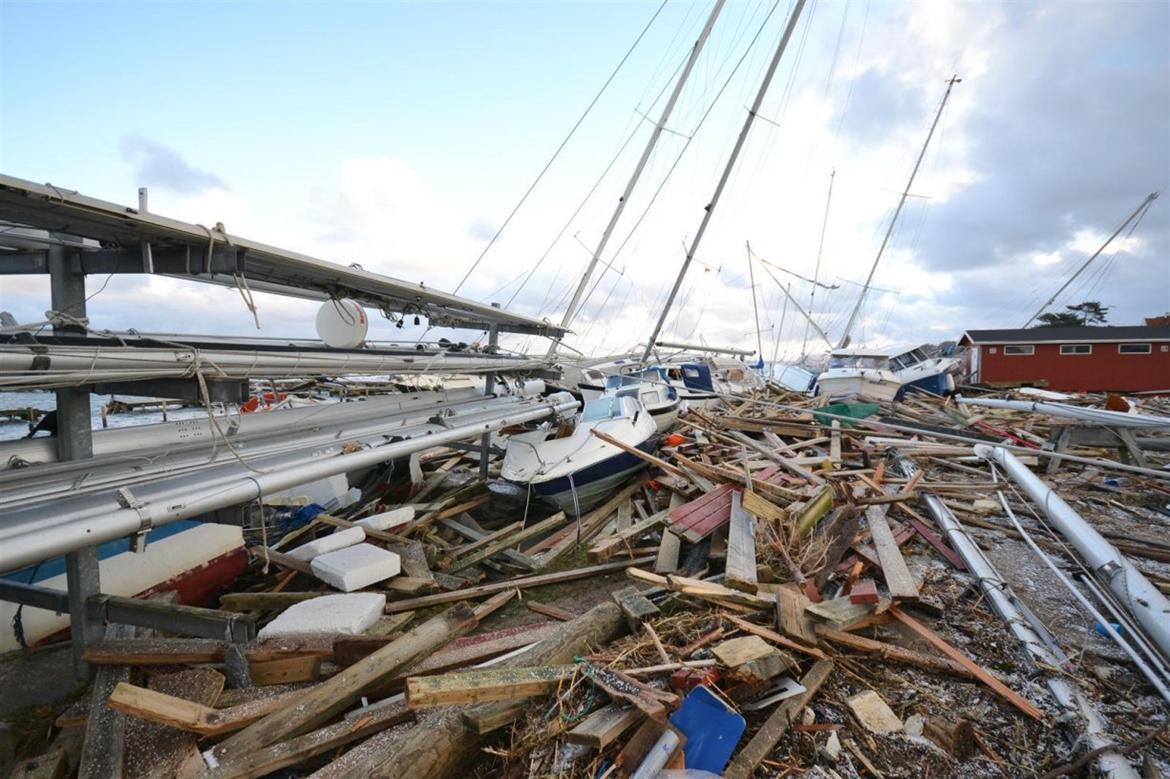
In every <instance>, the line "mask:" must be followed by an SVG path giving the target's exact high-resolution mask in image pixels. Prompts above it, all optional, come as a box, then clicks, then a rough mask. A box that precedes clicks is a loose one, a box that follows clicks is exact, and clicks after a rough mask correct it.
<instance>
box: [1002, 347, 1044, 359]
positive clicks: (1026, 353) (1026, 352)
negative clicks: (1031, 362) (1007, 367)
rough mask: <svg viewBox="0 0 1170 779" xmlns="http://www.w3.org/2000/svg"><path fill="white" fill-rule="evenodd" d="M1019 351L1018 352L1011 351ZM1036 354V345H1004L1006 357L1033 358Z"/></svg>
mask: <svg viewBox="0 0 1170 779" xmlns="http://www.w3.org/2000/svg"><path fill="white" fill-rule="evenodd" d="M1009 350H1018V351H1009ZM1034 354H1036V346H1035V345H1034V344H1004V345H1003V356H1004V357H1031V356H1032V355H1034Z"/></svg>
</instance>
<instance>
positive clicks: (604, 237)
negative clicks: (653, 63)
mask: <svg viewBox="0 0 1170 779" xmlns="http://www.w3.org/2000/svg"><path fill="white" fill-rule="evenodd" d="M726 1H727V0H715V7H714V8H712V9H711V13H710V14H709V15H708V16H707V23H706V24H704V25H703V29H702V31H701V32H700V33H699V37H698V38H697V39H696V40H695V44H694V46H692V47H691V53H690V56H689V57H687V61H686V64H685V65H684V66H683V69H682V73H680V74H679V76H678V80H677V81H676V82H675V84H674V89H673V90H672V91H671V93H670V97H669V98H668V99H667V101H666V105H664V106H663V107H662V114H661V115H660V116H659V117H658V122H657V123H656V124H655V125H654V131H653V132H651V133H650V138H649V139H648V140H647V141H646V147H645V148H644V149H642V156H641V157H640V158H639V159H638V164H637V165H636V166H635V167H634V172H633V174H632V175H631V176H630V180H629V181H628V182H626V188H625V190H623V191H622V196H621V197H620V198H618V203H617V207H616V208H614V210H613V214H612V215H611V216H610V217H609V224H607V225H606V226H605V231H604V232H602V234H601V240H600V241H598V243H597V248H596V249H594V250H593V256H592V257H591V258H590V259H589V265H587V266H586V268H585V274H584V275H583V276H581V282H580V283H579V284H578V285H577V289H576V290H575V291H574V292H573V298H572V299H571V300H570V301H569V306H568V308H566V309H565V316H564V317H563V318H562V319H561V329H562V330H564V329H567V328H568V327H569V323H570V322H572V321H573V317H574V316H575V315H576V313H577V306H578V305H580V303H581V297H582V295H584V294H585V288H586V287H587V286H588V285H589V278H590V277H591V276H592V275H593V271H594V269H596V268H597V263H598V262H599V261H600V260H601V254H602V252H604V251H605V247H606V245H607V244H609V239H610V238H611V237H612V236H613V231H614V228H615V227H617V223H618V219H620V218H621V215H622V212H623V211H625V210H626V204H627V203H629V202H630V195H631V194H633V192H634V186H635V185H636V184H637V183H638V179H640V178H641V177H642V171H643V170H644V169H645V168H646V163H647V162H649V160H650V154H651V153H652V152H653V151H654V147H655V146H656V145H657V144H658V139H659V138H660V137H662V131H663V130H665V129H666V122H667V120H669V119H670V115H671V114H672V113H673V112H674V106H675V104H676V103H678V98H679V95H680V94H682V89H683V86H684V85H685V84H686V83H687V79H688V78H690V75H691V71H692V70H694V68H695V62H696V61H697V60H698V59H699V54H700V52H702V51H703V46H704V45H705V44H706V43H707V38H709V37H710V36H711V28H712V27H714V26H715V20H716V19H717V18H719V12H720V11H722V10H723V6H724V4H725V3H726ZM559 344H560V338H554V339H553V342H552V343H551V344H550V345H549V347H548V355H547V357H548V358H550V359H551V358H552V356H553V354H554V353H555V352H556V350H557V346H558V345H559Z"/></svg>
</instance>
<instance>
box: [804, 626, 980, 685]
mask: <svg viewBox="0 0 1170 779" xmlns="http://www.w3.org/2000/svg"><path fill="white" fill-rule="evenodd" d="M816 632H817V635H818V636H820V637H821V638H823V639H826V640H828V641H832V642H833V643H834V644H839V645H840V646H843V647H848V648H849V649H855V650H857V651H859V652H865V653H866V654H871V655H877V656H878V657H880V658H882V659H883V660H894V661H896V662H899V663H905V664H906V665H913V666H917V667H918V668H924V669H926V670H928V671H937V672H939V673H945V674H950V675H951V676H957V677H959V678H960V679H975V675H974V674H972V673H971V672H970V671H968V670H967V669H966V668H964V667H963V666H962V665H960V664H959V663H956V662H955V661H954V660H951V659H950V658H946V657H935V656H933V655H924V654H922V653H920V652H915V651H913V650H911V649H906V648H905V647H900V646H898V645H897V644H887V643H885V642H884V641H875V640H874V639H872V638H866V637H865V636H859V635H857V634H856V633H846V632H845V631H843V630H833V629H832V628H830V627H825V626H824V625H818V626H817V628H816Z"/></svg>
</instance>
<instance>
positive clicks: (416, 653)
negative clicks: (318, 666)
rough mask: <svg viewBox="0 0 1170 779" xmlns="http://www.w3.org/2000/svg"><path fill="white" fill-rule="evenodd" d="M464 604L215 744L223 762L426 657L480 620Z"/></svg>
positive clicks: (300, 729) (310, 721)
mask: <svg viewBox="0 0 1170 779" xmlns="http://www.w3.org/2000/svg"><path fill="white" fill-rule="evenodd" d="M477 622H478V620H477V619H476V616H475V614H474V613H472V611H471V609H469V608H468V607H467V606H466V605H459V606H456V607H454V608H452V609H450V610H448V611H446V612H444V613H443V614H440V615H439V616H436V617H433V618H431V619H429V620H427V621H426V622H424V623H423V624H421V625H419V626H417V627H415V628H413V629H412V630H409V631H407V632H406V633H405V634H403V636H402V637H401V638H399V639H397V640H395V641H392V642H391V643H389V644H387V645H386V646H384V647H382V648H381V649H379V650H378V651H377V652H374V653H373V654H372V655H370V656H368V657H366V658H364V659H362V660H359V661H358V662H356V663H354V664H353V665H352V666H350V667H349V668H347V669H346V670H345V671H344V672H342V673H339V674H337V675H336V676H333V677H330V678H329V679H328V680H326V681H324V682H322V683H320V684H318V685H317V686H315V687H312V688H310V689H308V690H306V691H305V692H304V693H303V694H302V695H301V697H299V698H298V699H297V701H296V705H293V706H287V707H285V708H283V709H282V710H280V711H276V712H274V713H272V714H269V715H268V716H267V717H265V718H264V719H262V720H260V721H259V722H256V723H255V724H253V725H250V726H249V727H248V728H246V729H245V730H242V731H240V732H239V733H237V734H235V735H234V736H232V737H231V738H229V739H227V740H226V741H224V742H222V743H220V744H218V745H217V746H216V747H215V755H216V759H217V760H220V761H221V762H223V761H225V760H229V759H238V756H241V755H244V754H247V753H248V752H251V751H254V750H257V749H261V748H263V747H266V746H268V745H270V744H274V743H276V742H278V741H283V740H285V739H287V738H289V737H290V736H296V735H300V734H301V733H304V732H306V731H308V730H310V729H312V728H313V727H314V726H316V725H319V724H321V723H323V722H327V721H328V720H329V719H331V718H332V717H333V716H335V715H336V714H338V713H339V712H341V711H343V710H344V709H345V708H346V707H348V706H349V705H350V704H352V703H353V702H354V701H356V700H357V699H358V698H360V697H361V696H362V694H363V693H364V692H365V691H366V690H369V689H373V688H377V687H378V686H380V685H381V684H383V683H385V682H387V681H389V679H390V678H391V677H392V676H393V675H394V674H395V673H396V672H398V671H399V670H400V669H401V668H403V667H405V666H406V665H408V664H410V663H413V662H415V661H416V660H418V659H419V658H420V657H424V656H426V655H428V654H430V653H431V652H434V651H435V649H437V648H438V647H440V646H442V645H443V644H445V643H447V642H448V641H450V640H451V639H452V638H455V637H457V636H459V635H461V634H463V633H465V632H467V631H468V630H471V629H472V628H473V627H475V625H476V624H477Z"/></svg>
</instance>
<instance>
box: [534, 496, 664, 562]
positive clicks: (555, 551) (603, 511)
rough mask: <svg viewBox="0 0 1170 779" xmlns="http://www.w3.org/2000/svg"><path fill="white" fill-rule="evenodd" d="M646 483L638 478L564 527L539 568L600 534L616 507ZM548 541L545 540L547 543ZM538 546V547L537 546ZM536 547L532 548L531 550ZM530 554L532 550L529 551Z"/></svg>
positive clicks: (544, 555) (541, 558)
mask: <svg viewBox="0 0 1170 779" xmlns="http://www.w3.org/2000/svg"><path fill="white" fill-rule="evenodd" d="M645 483H646V478H645V476H639V477H638V478H636V479H634V480H633V481H632V482H630V483H629V484H627V485H626V486H625V487H623V488H622V489H621V490H620V491H618V492H617V493H615V494H614V495H613V497H611V498H610V499H609V500H607V501H606V502H605V503H603V504H602V505H600V506H598V507H597V508H595V509H593V511H591V512H589V513H588V514H586V515H585V516H583V517H581V519H580V520H579V522H577V523H574V524H571V525H569V526H568V527H566V528H565V529H564V530H562V531H561V532H560V533H559V534H556V535H557V538H556V540H555V541H552V542H551V543H550V544H549V545H548V546H547V547H546V548H545V549H544V551H543V553H542V554H541V556H540V567H542V568H544V567H546V566H548V565H550V564H551V563H552V562H553V561H555V560H556V559H557V558H558V557H560V556H561V555H562V554H564V553H565V552H567V551H569V550H570V549H573V548H575V547H576V546H577V542H578V540H580V542H581V543H585V542H586V541H588V540H589V539H591V538H592V537H593V536H595V535H597V534H598V533H600V532H601V530H602V528H604V527H605V522H606V520H608V519H609V517H610V515H611V514H613V513H614V512H615V511H617V509H618V507H619V506H620V505H621V504H622V503H624V502H625V501H627V500H629V499H630V498H631V497H632V496H633V495H634V493H636V492H637V491H638V490H640V489H642V485H644V484H645ZM548 540H549V539H545V541H548ZM538 546H539V545H538ZM535 548H536V547H535V546H534V547H533V549H535ZM529 551H530V552H531V551H532V550H529Z"/></svg>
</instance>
